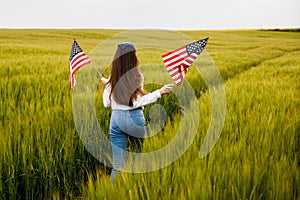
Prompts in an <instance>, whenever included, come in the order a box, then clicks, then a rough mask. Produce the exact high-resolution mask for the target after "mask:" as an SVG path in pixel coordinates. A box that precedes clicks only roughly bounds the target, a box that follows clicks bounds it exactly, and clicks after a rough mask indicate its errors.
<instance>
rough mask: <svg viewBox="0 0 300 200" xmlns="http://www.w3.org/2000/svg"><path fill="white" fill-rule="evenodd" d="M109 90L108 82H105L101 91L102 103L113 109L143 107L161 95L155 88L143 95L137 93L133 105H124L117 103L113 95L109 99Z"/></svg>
mask: <svg viewBox="0 0 300 200" xmlns="http://www.w3.org/2000/svg"><path fill="white" fill-rule="evenodd" d="M110 90H111V87H110V84H107V85H106V87H105V89H104V92H103V105H104V107H105V108H109V107H111V108H112V109H113V110H133V109H136V108H139V107H143V106H145V105H147V104H150V103H153V102H155V101H156V100H157V99H158V98H160V97H161V94H160V91H159V90H155V91H154V92H151V93H148V94H146V95H143V96H140V95H138V96H137V99H136V100H135V101H134V102H132V103H133V106H126V105H121V104H118V103H117V102H116V101H115V100H114V98H113V96H112V97H111V100H110V98H109V94H110Z"/></svg>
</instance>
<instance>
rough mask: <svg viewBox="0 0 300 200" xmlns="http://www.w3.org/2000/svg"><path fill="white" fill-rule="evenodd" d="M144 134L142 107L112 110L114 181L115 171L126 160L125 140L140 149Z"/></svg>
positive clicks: (112, 176)
mask: <svg viewBox="0 0 300 200" xmlns="http://www.w3.org/2000/svg"><path fill="white" fill-rule="evenodd" d="M145 135H146V122H145V118H144V113H143V109H142V108H138V109H135V110H113V111H112V114H111V119H110V142H111V147H112V157H113V169H112V171H111V179H112V181H114V178H115V175H116V173H117V171H120V170H122V168H123V166H124V163H125V161H126V147H127V140H129V142H130V143H131V145H132V146H133V148H134V149H135V150H137V151H140V150H141V147H142V143H143V138H144V137H145Z"/></svg>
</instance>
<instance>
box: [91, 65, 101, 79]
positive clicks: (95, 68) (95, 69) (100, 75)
mask: <svg viewBox="0 0 300 200" xmlns="http://www.w3.org/2000/svg"><path fill="white" fill-rule="evenodd" d="M93 68H94V69H95V70H96V72H97V73H98V74H99V76H100V78H102V77H103V76H102V74H101V73H100V72H99V71H98V70H97V68H96V67H95V66H94V65H93Z"/></svg>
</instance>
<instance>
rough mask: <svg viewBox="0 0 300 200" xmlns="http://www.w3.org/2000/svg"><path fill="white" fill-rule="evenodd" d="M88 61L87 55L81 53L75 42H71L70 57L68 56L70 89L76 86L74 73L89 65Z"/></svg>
mask: <svg viewBox="0 0 300 200" xmlns="http://www.w3.org/2000/svg"><path fill="white" fill-rule="evenodd" d="M89 63H90V60H89V58H88V57H87V55H86V54H85V53H84V52H83V51H82V49H81V48H80V46H79V45H78V43H77V42H76V40H74V41H73V45H72V49H71V55H70V82H71V88H73V87H74V86H75V85H76V80H75V76H74V74H75V72H76V71H77V70H79V69H80V68H81V67H83V66H84V65H86V64H89Z"/></svg>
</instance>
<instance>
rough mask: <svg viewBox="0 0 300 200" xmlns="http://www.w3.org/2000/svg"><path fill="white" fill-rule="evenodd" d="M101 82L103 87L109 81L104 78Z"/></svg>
mask: <svg viewBox="0 0 300 200" xmlns="http://www.w3.org/2000/svg"><path fill="white" fill-rule="evenodd" d="M101 82H102V84H103V85H106V84H107V82H108V79H107V78H104V77H101Z"/></svg>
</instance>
